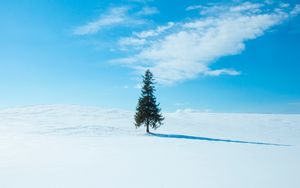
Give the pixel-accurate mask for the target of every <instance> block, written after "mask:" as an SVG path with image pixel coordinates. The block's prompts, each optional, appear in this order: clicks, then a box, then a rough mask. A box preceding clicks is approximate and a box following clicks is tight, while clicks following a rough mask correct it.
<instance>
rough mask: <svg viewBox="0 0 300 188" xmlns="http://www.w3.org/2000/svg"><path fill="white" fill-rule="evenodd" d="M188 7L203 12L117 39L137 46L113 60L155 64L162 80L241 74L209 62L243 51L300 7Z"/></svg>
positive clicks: (142, 65)
mask: <svg viewBox="0 0 300 188" xmlns="http://www.w3.org/2000/svg"><path fill="white" fill-rule="evenodd" d="M187 10H196V11H198V12H199V14H201V16H200V15H199V17H198V18H195V19H187V20H188V21H183V22H170V23H169V24H167V25H162V26H158V27H156V28H154V29H153V30H145V31H142V32H139V33H133V34H132V36H130V37H129V38H127V39H126V38H123V39H121V40H120V41H122V40H123V41H126V40H128V41H127V42H119V45H127V46H129V47H130V45H132V46H135V47H136V46H139V48H132V50H133V51H134V54H133V55H130V56H128V57H124V58H121V59H115V60H113V62H118V63H122V64H126V65H127V66H129V67H131V68H133V69H135V70H136V71H137V72H139V73H141V72H142V71H144V70H145V69H151V70H152V71H153V72H154V74H155V76H156V78H157V80H158V82H160V83H162V84H173V83H175V82H178V81H183V80H187V79H193V78H195V77H197V76H198V75H207V76H219V75H223V74H228V75H239V74H241V73H240V72H239V71H236V70H233V69H230V68H222V69H217V70H212V69H211V68H210V66H211V64H212V63H214V62H216V60H217V59H218V58H220V57H223V56H229V55H235V54H239V53H241V52H242V51H243V50H244V49H245V42H246V41H247V40H253V39H255V38H257V37H259V36H261V35H263V34H264V33H265V32H266V31H267V30H268V29H270V28H271V27H273V26H276V25H278V24H280V23H282V22H283V21H284V20H286V19H287V18H289V17H291V16H295V15H297V14H299V12H300V11H299V5H297V6H294V7H293V6H288V5H284V6H282V5H279V4H277V5H274V4H272V6H271V5H269V4H267V3H265V4H263V3H251V2H244V3H235V4H226V5H224V4H218V5H214V4H211V5H208V6H203V5H195V6H193V7H188V8H187ZM129 41H132V42H129Z"/></svg>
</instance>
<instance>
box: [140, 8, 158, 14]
mask: <svg viewBox="0 0 300 188" xmlns="http://www.w3.org/2000/svg"><path fill="white" fill-rule="evenodd" d="M157 13H159V11H158V9H157V8H156V7H143V8H142V9H141V10H140V11H138V12H137V13H136V14H137V15H140V16H144V15H153V14H157Z"/></svg>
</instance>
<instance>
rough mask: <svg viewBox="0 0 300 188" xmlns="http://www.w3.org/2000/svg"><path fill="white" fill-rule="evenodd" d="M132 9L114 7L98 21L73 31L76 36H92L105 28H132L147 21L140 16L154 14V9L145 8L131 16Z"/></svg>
mask: <svg viewBox="0 0 300 188" xmlns="http://www.w3.org/2000/svg"><path fill="white" fill-rule="evenodd" d="M129 11H130V7H128V6H124V7H114V8H111V9H109V10H107V11H106V12H105V13H103V14H102V15H101V16H100V17H99V18H98V19H96V20H94V21H91V22H88V23H87V24H84V25H82V26H79V27H77V28H75V29H74V30H73V34H74V35H90V34H95V33H97V32H99V31H100V30H101V29H102V28H104V27H109V26H121V25H126V26H132V25H139V24H144V23H145V22H146V20H144V19H142V18H140V17H139V16H144V15H149V14H154V13H155V11H158V10H156V9H155V8H154V7H144V8H142V9H141V10H140V11H138V12H136V13H132V14H129Z"/></svg>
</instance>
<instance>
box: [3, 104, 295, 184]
mask: <svg viewBox="0 0 300 188" xmlns="http://www.w3.org/2000/svg"><path fill="white" fill-rule="evenodd" d="M164 115H165V117H166V120H165V124H164V125H163V126H162V127H161V128H160V129H158V130H157V131H153V132H155V134H152V135H146V134H145V133H144V131H145V130H144V129H135V128H134V125H133V112H130V111H124V110H118V109H101V108H96V107H82V106H75V105H44V106H29V107H20V108H12V109H5V110H0V187H1V188H17V187H28V188H40V187H43V188H48V187H49V188H54V187H55V188H79V187H80V188H86V187H88V188H94V187H205V188H219V187H230V188H241V187H243V188H246V187H249V188H250V187H251V188H253V187H258V188H259V187H262V188H265V187H272V188H276V187H278V188H279V187H280V188H281V187H288V188H298V187H300V180H299V178H298V174H299V169H300V115H271V114H223V113H201V112H193V111H189V110H181V111H177V112H174V113H165V114H164Z"/></svg>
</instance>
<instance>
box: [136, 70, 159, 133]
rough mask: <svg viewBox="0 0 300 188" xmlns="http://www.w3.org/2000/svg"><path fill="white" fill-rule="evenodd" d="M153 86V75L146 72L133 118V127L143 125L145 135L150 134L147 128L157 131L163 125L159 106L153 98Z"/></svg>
mask: <svg viewBox="0 0 300 188" xmlns="http://www.w3.org/2000/svg"><path fill="white" fill-rule="evenodd" d="M154 84H155V83H154V79H153V74H152V73H151V72H150V71H149V70H147V71H146V72H145V76H143V87H142V94H141V97H140V98H139V101H138V105H137V108H136V114H135V116H134V118H135V126H136V127H140V126H141V125H143V124H144V126H145V127H146V131H147V133H149V132H150V131H149V127H151V128H153V129H157V128H158V127H159V126H161V125H162V124H163V123H162V121H163V120H164V117H163V116H162V114H161V112H160V111H161V109H160V108H159V104H157V103H156V97H155V96H154V91H155V87H154Z"/></svg>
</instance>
